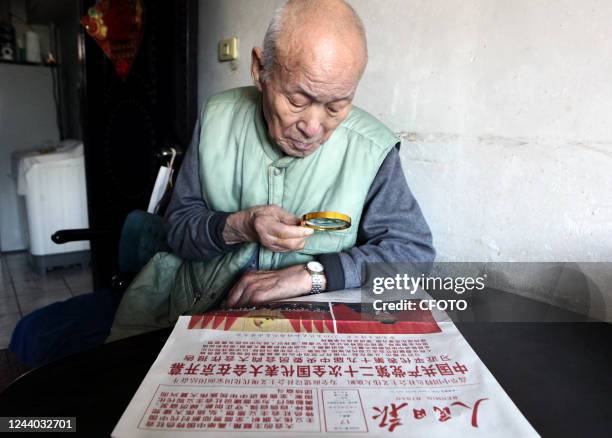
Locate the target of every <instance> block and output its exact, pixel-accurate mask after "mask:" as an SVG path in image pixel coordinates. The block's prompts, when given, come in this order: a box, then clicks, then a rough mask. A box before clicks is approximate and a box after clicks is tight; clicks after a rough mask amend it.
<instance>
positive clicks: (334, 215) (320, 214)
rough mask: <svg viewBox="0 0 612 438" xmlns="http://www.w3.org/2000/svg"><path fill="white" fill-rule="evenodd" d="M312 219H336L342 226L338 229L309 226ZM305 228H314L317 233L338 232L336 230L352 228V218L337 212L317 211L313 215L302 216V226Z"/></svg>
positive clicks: (337, 227)
mask: <svg viewBox="0 0 612 438" xmlns="http://www.w3.org/2000/svg"><path fill="white" fill-rule="evenodd" d="M312 219H336V220H339V221H341V222H342V225H338V226H336V227H320V226H317V225H312V224H309V223H308V221H309V220H312ZM301 225H302V226H303V227H308V228H312V229H313V230H317V231H336V230H345V229H347V228H350V227H351V217H350V216H348V215H346V214H342V213H338V212H336V211H315V212H312V213H307V214H305V215H304V216H302V224H301Z"/></svg>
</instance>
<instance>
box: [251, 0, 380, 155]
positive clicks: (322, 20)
mask: <svg viewBox="0 0 612 438" xmlns="http://www.w3.org/2000/svg"><path fill="white" fill-rule="evenodd" d="M367 58H368V55H367V46H366V40H365V31H364V29H363V24H362V23H361V20H360V19H359V17H358V16H357V14H356V13H355V11H354V10H353V8H351V7H350V6H349V5H348V4H347V3H346V2H344V1H342V0H291V1H289V2H288V3H287V4H286V5H285V6H283V7H282V8H281V9H279V10H278V11H277V13H276V15H275V17H274V19H273V20H272V23H271V24H270V27H269V28H268V31H267V32H266V37H265V40H264V49H263V50H262V49H261V48H259V47H254V48H253V52H252V60H251V75H252V76H253V83H254V84H255V86H256V87H257V88H258V89H259V90H260V91H261V92H262V102H263V105H262V110H263V115H264V118H265V120H266V124H267V127H268V135H269V137H270V138H271V139H272V140H273V141H274V142H275V143H276V144H277V145H278V147H279V148H280V149H281V150H282V151H283V152H284V153H285V154H287V155H290V156H294V157H305V156H307V155H310V154H312V153H313V152H314V151H316V150H317V148H319V147H320V146H321V145H322V144H324V143H325V142H326V141H327V140H328V139H329V138H330V137H331V135H332V134H333V132H334V130H335V129H336V128H337V127H338V126H339V125H340V124H341V123H342V122H343V121H344V120H345V119H346V118H347V117H348V115H349V114H350V112H351V106H352V101H353V98H354V97H355V91H356V89H357V85H358V84H359V80H360V79H361V75H362V73H363V70H364V69H365V65H366V62H367Z"/></svg>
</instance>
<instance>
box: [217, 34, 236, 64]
mask: <svg viewBox="0 0 612 438" xmlns="http://www.w3.org/2000/svg"><path fill="white" fill-rule="evenodd" d="M234 59H238V37H231V38H227V39H224V40H221V41H219V61H233V60H234Z"/></svg>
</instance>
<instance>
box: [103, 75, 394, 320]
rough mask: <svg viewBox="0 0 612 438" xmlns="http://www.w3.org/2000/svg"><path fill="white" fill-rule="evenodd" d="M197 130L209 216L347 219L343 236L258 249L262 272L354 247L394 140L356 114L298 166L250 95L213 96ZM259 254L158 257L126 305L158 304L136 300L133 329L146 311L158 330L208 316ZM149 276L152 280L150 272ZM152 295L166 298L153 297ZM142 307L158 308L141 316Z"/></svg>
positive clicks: (246, 250) (247, 250) (244, 250)
mask: <svg viewBox="0 0 612 438" xmlns="http://www.w3.org/2000/svg"><path fill="white" fill-rule="evenodd" d="M200 123H201V127H202V129H201V134H200V143H199V148H200V149H199V156H200V180H201V182H202V193H203V196H204V199H205V201H206V203H207V205H208V207H209V208H210V209H212V210H214V211H224V212H236V211H240V210H245V209H247V208H250V207H253V206H256V205H266V204H276V205H278V206H280V207H282V208H283V209H285V210H286V211H288V212H291V213H293V214H294V215H296V216H302V215H303V214H305V213H308V212H312V211H338V212H341V213H345V214H348V215H349V216H350V217H351V218H352V226H351V228H349V229H347V230H342V231H332V232H325V231H316V232H315V233H314V234H313V235H312V236H310V237H309V238H308V239H307V244H306V247H305V248H304V249H303V250H301V251H299V252H290V253H274V252H272V251H269V250H267V249H265V248H263V247H262V248H260V250H259V260H258V261H259V268H260V269H278V268H283V267H286V266H291V265H295V264H299V263H306V262H307V261H309V260H312V258H313V256H314V255H316V254H322V253H333V252H339V251H342V250H345V249H348V248H351V247H353V246H354V245H355V241H356V238H357V230H358V228H359V223H360V220H361V214H362V209H363V205H364V202H365V199H366V196H367V193H368V190H369V188H370V186H371V184H372V181H373V180H374V177H375V176H376V173H377V172H378V169H379V168H380V165H381V164H382V162H383V160H384V159H385V157H386V156H387V154H388V152H389V151H390V149H391V148H392V147H393V146H394V145H395V144H396V143H397V142H398V138H397V137H396V136H395V135H394V134H393V133H392V132H391V131H390V130H389V129H388V128H386V127H385V126H384V125H383V124H382V123H380V122H379V121H377V120H376V119H375V118H374V117H372V116H371V115H369V114H368V113H367V112H365V111H363V110H361V109H359V108H356V107H353V108H352V110H351V112H350V114H349V116H348V117H347V118H346V120H345V121H344V122H343V123H342V124H341V125H340V126H339V127H338V128H337V129H336V130H335V131H334V133H333V134H332V136H331V137H330V139H329V140H328V141H327V142H326V143H325V144H324V145H322V146H321V147H319V148H318V149H317V150H316V151H315V152H314V153H312V154H311V155H309V156H307V157H304V158H296V157H289V156H284V155H283V154H282V152H281V151H280V150H279V149H278V148H277V147H276V146H275V145H274V144H273V143H271V142H270V140H269V138H268V135H267V128H266V124H265V121H264V118H263V113H262V108H261V94H260V93H259V91H257V89H256V88H254V87H245V88H237V89H233V90H229V91H225V92H223V93H220V94H218V95H215V96H213V97H211V98H210V99H209V100H208V101H207V103H206V104H205V106H204V107H203V109H202V113H201V116H200ZM256 249H257V244H255V243H249V244H244V245H243V246H242V247H241V248H240V249H239V250H238V251H236V252H232V253H228V254H225V255H222V256H219V257H216V258H214V259H212V260H209V261H205V262H187V261H182V260H181V259H179V258H178V257H176V256H174V255H171V254H166V253H160V254H158V255H157V256H155V258H154V259H153V260H152V261H151V262H150V263H149V264H148V265H147V267H145V268H144V269H143V271H142V272H141V273H140V274H139V275H138V277H137V278H136V280H135V281H134V282H133V284H132V285H131V286H130V288H129V290H128V291H127V292H126V297H124V300H123V301H126V299H128V298H129V295H130V292H131V291H132V290H134V292H136V290H140V292H147V294H148V296H149V298H150V299H151V297H152V295H153V294H155V295H156V296H157V295H159V296H158V297H157V298H156V299H155V300H154V301H156V303H149V305H147V304H145V302H144V301H145V300H143V299H142V298H141V299H138V300H136V301H135V302H134V303H133V305H131V306H129V307H130V312H129V316H130V317H131V318H132V322H131V324H132V325H134V321H133V319H134V314H135V313H138V314H142V316H143V317H146V319H148V320H149V321H151V315H149V316H146V315H145V313H146V312H147V311H149V312H152V313H153V314H155V315H156V316H155V317H154V318H153V319H155V325H159V324H161V325H162V326H163V325H166V326H167V325H169V324H172V323H173V322H174V321H175V320H176V319H177V318H178V316H179V315H181V314H185V313H200V312H204V311H206V310H207V309H208V308H210V307H211V306H212V305H214V304H215V303H217V302H219V301H220V300H221V299H222V298H223V297H224V295H225V294H226V293H227V292H228V291H229V289H230V288H231V287H232V285H233V284H234V283H235V281H236V280H237V279H238V278H239V276H240V274H241V273H242V271H243V269H244V268H245V266H246V265H247V264H248V262H249V261H250V260H251V258H252V257H253V255H254V253H255V251H256ZM153 270H156V272H150V271H153ZM160 272H161V273H163V274H160ZM170 276H172V278H169V277H170ZM152 288H161V289H166V290H165V291H160V290H157V291H155V292H151V289H152ZM132 295H134V293H132ZM138 295H141V293H139V294H138ZM139 306H141V307H142V306H146V307H154V308H153V309H148V310H145V309H141V308H139ZM121 307H124V302H122V304H121ZM163 308H166V310H163V311H162V309H163ZM121 310H122V309H121V308H120V312H121ZM126 310H127V309H126ZM120 312H118V314H119V313H120ZM127 316H128V315H127V314H126V317H127ZM115 324H116V325H117V324H118V320H117V318H116V320H115ZM144 325H147V324H144Z"/></svg>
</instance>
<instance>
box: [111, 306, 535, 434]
mask: <svg viewBox="0 0 612 438" xmlns="http://www.w3.org/2000/svg"><path fill="white" fill-rule="evenodd" d="M246 434H256V435H257V436H265V437H269V436H279V437H285V436H291V437H294V436H295V437H313V436H332V435H336V434H339V435H341V436H343V437H364V436H373V437H374V436H401V437H422V436H428V437H448V436H461V437H464V436H465V437H469V436H479V437H517V436H520V437H529V436H538V434H537V433H536V431H535V430H534V429H533V428H532V427H531V425H530V424H529V423H528V422H527V420H526V419H525V418H524V417H523V415H522V414H521V413H520V412H519V410H518V409H517V407H516V406H515V405H514V403H513V402H512V401H511V400H510V398H509V397H508V395H507V394H506V393H505V392H504V390H503V389H502V388H501V386H500V385H499V384H498V383H497V382H496V380H495V379H494V378H493V376H492V375H491V373H490V372H489V371H488V370H487V368H486V367H485V366H484V364H483V363H482V362H481V361H480V359H479V358H478V356H477V355H476V354H475V353H474V351H473V350H472V348H471V347H470V346H469V344H468V343H467V342H466V341H465V339H464V338H463V336H462V335H461V333H460V332H459V331H458V330H457V328H456V327H455V325H454V324H453V322H452V321H450V320H449V319H448V318H446V317H445V315H444V314H441V313H437V314H433V313H431V312H429V311H421V310H415V311H403V312H392V313H382V314H381V313H377V314H372V313H368V312H364V311H363V309H362V308H361V305H360V304H358V303H350V302H348V303H347V302H339V301H334V302H299V301H297V302H296V301H291V302H277V303H271V304H269V305H267V306H264V307H263V308H257V309H241V310H232V311H215V312H211V313H208V314H205V315H198V316H183V317H181V318H180V319H179V321H178V322H177V324H176V326H175V328H174V331H173V332H172V334H171V335H170V337H169V339H168V341H167V342H166V344H165V346H164V347H163V349H162V351H161V352H160V354H159V356H158V358H157V360H156V361H155V363H154V364H153V366H152V367H151V369H150V371H149V373H148V374H147V376H146V377H145V379H144V381H143V382H142V384H141V385H140V387H139V389H138V391H137V392H136V394H135V395H134V397H133V399H132V401H131V402H130V404H129V406H128V408H127V409H126V411H125V412H124V414H123V416H122V417H121V419H120V421H119V423H118V424H117V426H116V427H115V429H114V431H113V433H112V436H113V437H130V438H132V437H176V436H181V435H185V436H198V435H205V436H207V437H224V438H231V437H245V436H247V435H246Z"/></svg>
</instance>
